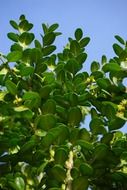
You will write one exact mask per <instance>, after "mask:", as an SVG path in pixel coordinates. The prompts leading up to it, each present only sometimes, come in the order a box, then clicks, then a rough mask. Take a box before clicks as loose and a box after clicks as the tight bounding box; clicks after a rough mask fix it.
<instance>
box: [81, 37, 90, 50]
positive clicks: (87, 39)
mask: <svg viewBox="0 0 127 190" xmlns="http://www.w3.org/2000/svg"><path fill="white" fill-rule="evenodd" d="M89 42H90V38H89V37H85V38H83V39H82V40H81V41H80V43H79V44H80V47H81V48H84V47H86V46H87V45H88V43H89Z"/></svg>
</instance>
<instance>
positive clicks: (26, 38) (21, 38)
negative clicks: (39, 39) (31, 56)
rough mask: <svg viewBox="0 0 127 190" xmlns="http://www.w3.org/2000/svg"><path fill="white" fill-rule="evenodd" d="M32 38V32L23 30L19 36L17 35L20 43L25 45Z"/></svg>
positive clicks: (29, 42)
mask: <svg viewBox="0 0 127 190" xmlns="http://www.w3.org/2000/svg"><path fill="white" fill-rule="evenodd" d="M33 40H34V34H33V33H28V32H23V33H22V34H21V35H20V36H19V41H20V42H21V43H22V44H25V45H29V44H31V42H32V41H33Z"/></svg>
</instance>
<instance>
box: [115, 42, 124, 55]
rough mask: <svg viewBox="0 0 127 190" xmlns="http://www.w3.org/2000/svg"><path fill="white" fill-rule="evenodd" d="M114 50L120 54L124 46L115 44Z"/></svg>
mask: <svg viewBox="0 0 127 190" xmlns="http://www.w3.org/2000/svg"><path fill="white" fill-rule="evenodd" d="M113 50H114V52H115V53H116V55H118V56H120V54H121V53H122V51H123V48H122V47H120V46H119V45H118V44H113Z"/></svg>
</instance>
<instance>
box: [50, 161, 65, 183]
mask: <svg viewBox="0 0 127 190" xmlns="http://www.w3.org/2000/svg"><path fill="white" fill-rule="evenodd" d="M51 173H52V175H53V177H54V178H55V179H56V180H57V181H59V182H63V181H64V180H65V178H66V170H65V169H64V168H63V167H62V166H61V165H58V164H57V165H55V166H54V167H53V168H52V169H51Z"/></svg>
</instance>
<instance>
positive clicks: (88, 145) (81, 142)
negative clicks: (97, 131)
mask: <svg viewBox="0 0 127 190" xmlns="http://www.w3.org/2000/svg"><path fill="white" fill-rule="evenodd" d="M76 145H80V146H81V147H82V148H85V149H86V150H93V145H92V144H91V143H90V142H88V141H86V140H77V141H76Z"/></svg>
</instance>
